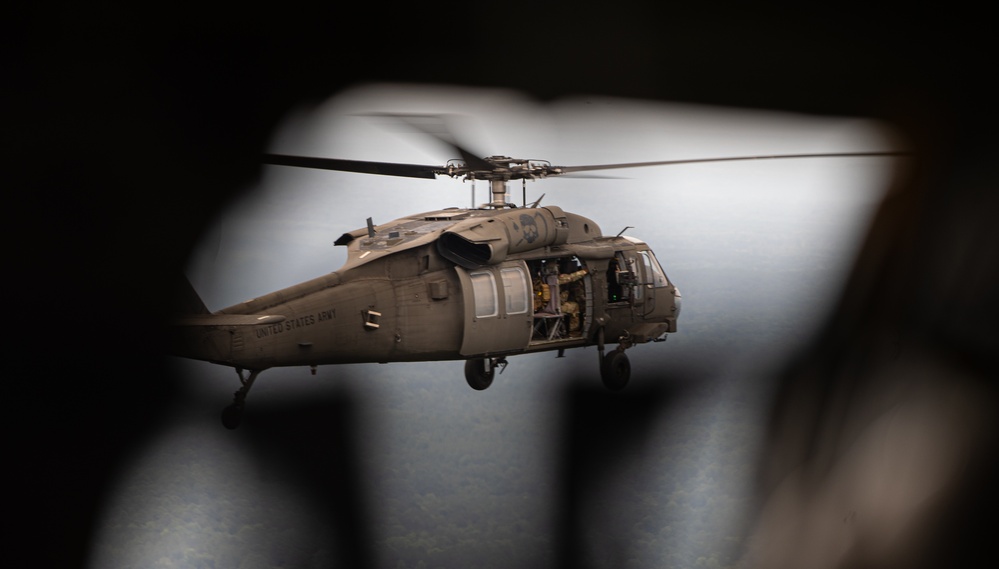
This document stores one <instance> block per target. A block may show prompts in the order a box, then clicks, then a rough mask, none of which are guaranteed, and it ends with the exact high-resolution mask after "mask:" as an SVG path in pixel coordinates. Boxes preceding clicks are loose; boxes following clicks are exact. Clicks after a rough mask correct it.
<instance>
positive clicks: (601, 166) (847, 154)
mask: <svg viewBox="0 0 999 569" xmlns="http://www.w3.org/2000/svg"><path fill="white" fill-rule="evenodd" d="M851 156H911V154H910V153H909V152H894V151H887V152H826V153H819V154H768V155H761V156H729V157H725V158H690V159H685V160H659V161H656V162H629V163H622V164H590V165H584V166H559V167H558V170H559V171H560V172H561V173H563V174H569V173H572V172H589V171H592V170H612V169H615V168H642V167H645V166H668V165H670V164H697V163H700V162H735V161H738V160H770V159H777V158H830V157H851Z"/></svg>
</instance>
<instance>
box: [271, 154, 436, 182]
mask: <svg viewBox="0 0 999 569" xmlns="http://www.w3.org/2000/svg"><path fill="white" fill-rule="evenodd" d="M263 161H264V163H265V164H274V165H277V166H296V167H299V168H317V169H319V170H337V171H340V172H357V173H360V174H381V175H382V176H401V177H404V178H424V179H429V180H433V179H435V178H436V177H437V174H443V173H445V172H446V169H445V168H444V167H442V166H427V165H423V164H398V163H395V162H367V161H364V160H341V159H339V158H316V157H312V156H289V155H287V154H264V159H263Z"/></svg>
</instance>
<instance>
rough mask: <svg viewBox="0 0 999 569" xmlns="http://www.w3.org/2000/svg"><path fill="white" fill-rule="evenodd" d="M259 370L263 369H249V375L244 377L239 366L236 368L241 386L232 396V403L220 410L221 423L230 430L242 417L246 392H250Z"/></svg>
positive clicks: (237, 424)
mask: <svg viewBox="0 0 999 569" xmlns="http://www.w3.org/2000/svg"><path fill="white" fill-rule="evenodd" d="M261 371H263V370H259V369H255V370H250V376H249V377H246V378H244V377H243V370H242V369H241V368H236V374H237V375H239V382H240V383H241V384H242V386H241V387H240V388H239V390H238V391H236V393H235V394H234V395H233V396H232V399H233V401H232V404H231V405H229V406H228V407H226V408H225V409H223V410H222V425H224V426H225V428H227V429H230V430H231V429H235V428H236V427H238V426H239V422H240V420H241V419H242V418H243V407H245V406H246V394H247V393H249V392H250V388H251V387H253V382H254V380H256V379H257V375H259V374H260V372H261Z"/></svg>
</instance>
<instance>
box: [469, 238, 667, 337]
mask: <svg viewBox="0 0 999 569" xmlns="http://www.w3.org/2000/svg"><path fill="white" fill-rule="evenodd" d="M459 276H460V277H461V279H462V288H463V289H464V290H470V291H471V292H472V294H470V295H467V296H466V302H467V304H466V314H467V315H468V320H467V321H466V326H465V333H464V338H463V343H462V350H461V353H462V354H463V355H466V356H471V355H481V354H487V353H502V352H504V351H516V350H523V349H525V348H526V349H527V350H529V351H534V350H546V349H555V348H560V347H564V346H565V347H567V346H568V345H571V344H585V343H586V342H587V341H592V337H591V336H592V331H593V330H592V325H593V322H594V319H595V314H594V313H595V311H596V312H598V313H601V314H604V315H606V316H609V317H611V318H612V319H616V320H618V321H619V322H626V321H631V320H632V319H633V318H638V319H639V320H641V319H642V318H643V317H646V316H650V315H651V312H652V311H653V310H654V308H655V304H656V303H655V299H654V296H655V289H657V288H661V287H665V286H667V285H668V281H667V279H666V276H665V274H664V273H663V271H662V268H661V267H660V266H659V263H658V262H657V261H656V259H655V257H653V255H652V252H651V251H648V250H637V251H635V250H631V251H629V250H624V251H621V250H619V251H616V252H615V253H614V254H613V255H612V256H610V258H598V259H580V258H579V257H578V256H575V255H565V256H559V257H542V258H535V259H528V260H516V261H514V260H510V261H505V262H503V263H500V264H499V265H497V266H492V267H482V268H481V269H473V270H467V271H466V270H459ZM615 316H619V318H615ZM524 325H528V326H530V330H531V331H530V337H529V338H526V337H525V335H524V332H522V330H524V328H522V327H521V326H524Z"/></svg>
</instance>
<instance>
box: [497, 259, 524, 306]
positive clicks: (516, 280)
mask: <svg viewBox="0 0 999 569" xmlns="http://www.w3.org/2000/svg"><path fill="white" fill-rule="evenodd" d="M500 277H501V278H502V279H503V291H504V292H505V294H506V297H505V299H506V313H507V314H526V313H527V309H528V302H529V301H528V298H529V297H530V296H531V293H530V291H529V290H528V288H527V276H526V275H524V271H523V270H522V269H521V268H519V267H511V268H506V269H501V270H500Z"/></svg>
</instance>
